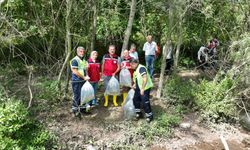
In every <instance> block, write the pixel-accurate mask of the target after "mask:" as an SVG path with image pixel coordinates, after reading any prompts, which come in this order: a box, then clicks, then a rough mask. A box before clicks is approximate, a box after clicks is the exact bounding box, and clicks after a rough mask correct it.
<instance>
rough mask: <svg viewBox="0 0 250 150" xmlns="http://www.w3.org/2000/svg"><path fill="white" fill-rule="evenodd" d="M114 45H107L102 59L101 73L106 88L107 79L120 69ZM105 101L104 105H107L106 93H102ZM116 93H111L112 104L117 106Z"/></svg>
mask: <svg viewBox="0 0 250 150" xmlns="http://www.w3.org/2000/svg"><path fill="white" fill-rule="evenodd" d="M115 50H116V49H115V46H114V45H110V46H109V53H108V54H105V55H104V56H103V60H102V75H103V77H104V88H105V90H106V88H107V85H108V82H109V80H110V79H111V77H112V76H116V75H117V73H118V72H119V71H120V62H121V59H120V57H119V56H117V55H116V54H115ZM104 98H105V103H104V106H105V107H107V106H108V95H104ZM116 100H117V95H113V104H114V106H118V104H117V102H116Z"/></svg>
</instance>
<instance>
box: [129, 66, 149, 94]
mask: <svg viewBox="0 0 250 150" xmlns="http://www.w3.org/2000/svg"><path fill="white" fill-rule="evenodd" d="M141 67H144V68H145V69H146V73H147V83H146V86H145V88H144V90H148V89H150V88H152V87H153V86H154V85H153V82H152V79H151V77H150V75H149V73H148V70H147V68H146V67H145V66H143V65H141V64H139V65H138V67H137V69H136V71H135V72H134V75H133V80H134V82H135V83H136V79H137V84H138V86H139V88H140V89H141V88H142V84H143V77H142V75H141V74H140V68H141Z"/></svg>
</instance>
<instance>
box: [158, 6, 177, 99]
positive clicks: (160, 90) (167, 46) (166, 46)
mask: <svg viewBox="0 0 250 150" xmlns="http://www.w3.org/2000/svg"><path fill="white" fill-rule="evenodd" d="M168 22H169V24H168V26H169V28H168V29H169V33H168V36H167V41H166V43H165V46H164V49H163V52H162V53H163V55H162V63H161V74H160V79H159V84H158V89H157V93H156V97H157V98H160V97H161V92H162V89H163V82H166V80H164V73H165V68H166V58H167V51H168V50H169V48H170V45H171V33H172V28H173V8H172V4H171V2H169V10H168Z"/></svg>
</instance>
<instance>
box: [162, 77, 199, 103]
mask: <svg viewBox="0 0 250 150" xmlns="http://www.w3.org/2000/svg"><path fill="white" fill-rule="evenodd" d="M196 86H197V85H196V83H195V82H194V81H192V80H183V79H181V78H180V77H179V76H177V75H173V76H171V77H170V78H169V79H168V80H167V82H166V84H165V86H164V93H163V96H164V97H166V98H167V101H168V102H169V103H172V104H175V105H178V104H181V105H183V104H184V105H187V104H190V103H191V102H192V101H193V99H194V92H196Z"/></svg>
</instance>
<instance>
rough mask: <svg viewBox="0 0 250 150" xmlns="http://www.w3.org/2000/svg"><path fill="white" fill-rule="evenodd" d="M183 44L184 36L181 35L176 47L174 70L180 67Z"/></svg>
mask: <svg viewBox="0 0 250 150" xmlns="http://www.w3.org/2000/svg"><path fill="white" fill-rule="evenodd" d="M181 44H182V36H181V35H179V39H178V43H177V48H176V52H175V57H174V58H175V59H174V70H176V69H177V67H178V63H179V55H180V49H181Z"/></svg>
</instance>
